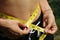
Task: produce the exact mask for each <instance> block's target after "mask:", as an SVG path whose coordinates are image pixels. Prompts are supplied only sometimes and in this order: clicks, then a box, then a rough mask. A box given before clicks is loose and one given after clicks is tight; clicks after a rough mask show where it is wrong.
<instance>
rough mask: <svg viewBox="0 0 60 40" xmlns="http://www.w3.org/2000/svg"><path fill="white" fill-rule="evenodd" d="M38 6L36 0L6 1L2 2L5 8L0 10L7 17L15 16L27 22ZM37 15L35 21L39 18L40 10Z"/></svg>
mask: <svg viewBox="0 0 60 40" xmlns="http://www.w3.org/2000/svg"><path fill="white" fill-rule="evenodd" d="M38 4H39V1H38V0H7V1H6V2H4V5H5V6H4V7H3V9H1V10H2V12H5V13H6V14H8V15H12V16H15V17H17V18H19V19H22V20H28V18H29V17H30V16H31V15H32V13H33V12H34V10H35V9H36V7H37V5H38ZM37 14H38V15H37V16H36V18H35V20H37V18H38V17H39V16H40V14H41V10H39V12H38V13H37ZM35 20H34V21H35Z"/></svg>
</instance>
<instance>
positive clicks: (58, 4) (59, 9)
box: [48, 0, 60, 40]
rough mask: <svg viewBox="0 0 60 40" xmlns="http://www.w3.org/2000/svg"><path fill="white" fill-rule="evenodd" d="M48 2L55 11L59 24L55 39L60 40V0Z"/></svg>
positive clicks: (49, 0)
mask: <svg viewBox="0 0 60 40" xmlns="http://www.w3.org/2000/svg"><path fill="white" fill-rule="evenodd" d="M48 2H49V4H50V6H51V8H52V10H53V12H54V15H55V18H56V23H57V26H58V31H57V33H56V34H55V40H60V0H48Z"/></svg>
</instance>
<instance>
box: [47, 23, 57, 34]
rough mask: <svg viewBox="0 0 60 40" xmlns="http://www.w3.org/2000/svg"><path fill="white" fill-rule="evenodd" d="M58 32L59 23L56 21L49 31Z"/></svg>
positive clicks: (50, 32)
mask: <svg viewBox="0 0 60 40" xmlns="http://www.w3.org/2000/svg"><path fill="white" fill-rule="evenodd" d="M56 32H57V25H56V24H55V23H54V25H53V26H52V28H51V29H50V30H49V31H48V33H49V34H55V33H56Z"/></svg>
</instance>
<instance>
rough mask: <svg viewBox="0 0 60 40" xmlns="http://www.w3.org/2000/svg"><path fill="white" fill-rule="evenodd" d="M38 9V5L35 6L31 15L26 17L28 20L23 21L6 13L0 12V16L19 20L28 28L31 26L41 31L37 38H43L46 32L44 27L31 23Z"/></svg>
mask: <svg viewBox="0 0 60 40" xmlns="http://www.w3.org/2000/svg"><path fill="white" fill-rule="evenodd" d="M39 10H40V7H39V5H38V6H37V8H36V10H35V11H34V12H33V14H32V16H31V17H30V18H29V19H28V21H23V20H21V19H18V18H15V17H12V16H9V15H6V14H4V13H0V18H5V19H11V20H20V22H21V23H23V24H25V25H26V26H28V27H30V28H32V29H34V30H37V31H40V32H43V34H42V36H41V37H40V38H39V40H44V38H45V37H46V34H45V33H44V29H43V28H41V27H39V26H36V25H34V24H32V22H33V20H34V19H35V17H36V16H37V13H38V11H39Z"/></svg>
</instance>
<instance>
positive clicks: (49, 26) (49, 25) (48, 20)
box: [43, 13, 57, 34]
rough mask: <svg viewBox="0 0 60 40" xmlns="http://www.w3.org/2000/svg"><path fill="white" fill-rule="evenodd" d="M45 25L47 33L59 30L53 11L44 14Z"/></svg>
mask: <svg viewBox="0 0 60 40" xmlns="http://www.w3.org/2000/svg"><path fill="white" fill-rule="evenodd" d="M43 27H44V28H45V32H46V33H47V34H55V33H56V31H57V25H56V22H55V18H54V15H53V13H51V14H44V15H43Z"/></svg>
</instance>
